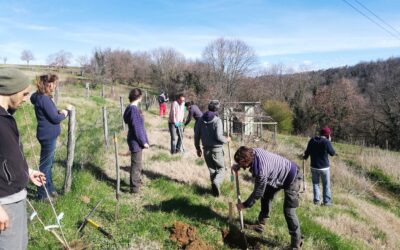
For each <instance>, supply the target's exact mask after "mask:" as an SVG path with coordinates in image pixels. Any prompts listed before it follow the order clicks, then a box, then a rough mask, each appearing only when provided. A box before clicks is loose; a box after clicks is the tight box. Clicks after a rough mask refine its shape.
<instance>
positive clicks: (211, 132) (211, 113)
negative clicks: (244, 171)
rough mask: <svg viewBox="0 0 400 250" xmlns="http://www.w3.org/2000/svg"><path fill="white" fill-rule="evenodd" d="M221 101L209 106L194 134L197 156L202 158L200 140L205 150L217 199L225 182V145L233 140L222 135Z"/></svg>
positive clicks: (211, 103) (212, 186)
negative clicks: (219, 112)
mask: <svg viewBox="0 0 400 250" xmlns="http://www.w3.org/2000/svg"><path fill="white" fill-rule="evenodd" d="M218 109H219V101H217V100H213V101H211V102H210V103H209V104H208V111H207V112H206V113H204V115H203V116H202V117H201V118H200V119H199V121H198V123H197V125H196V127H195V134H194V145H195V147H196V150H197V156H199V157H201V156H202V154H203V151H202V150H201V148H200V140H201V143H202V145H203V150H204V160H205V161H206V164H207V167H208V170H209V171H210V180H211V189H212V193H213V195H214V196H215V197H218V196H219V194H220V189H219V188H220V185H221V183H222V181H223V180H224V167H225V166H224V165H225V161H224V150H223V145H224V143H227V142H229V141H230V140H231V138H230V137H225V136H223V134H222V121H221V119H220V118H219V117H218V113H217V111H218Z"/></svg>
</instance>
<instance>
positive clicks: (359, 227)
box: [17, 85, 400, 249]
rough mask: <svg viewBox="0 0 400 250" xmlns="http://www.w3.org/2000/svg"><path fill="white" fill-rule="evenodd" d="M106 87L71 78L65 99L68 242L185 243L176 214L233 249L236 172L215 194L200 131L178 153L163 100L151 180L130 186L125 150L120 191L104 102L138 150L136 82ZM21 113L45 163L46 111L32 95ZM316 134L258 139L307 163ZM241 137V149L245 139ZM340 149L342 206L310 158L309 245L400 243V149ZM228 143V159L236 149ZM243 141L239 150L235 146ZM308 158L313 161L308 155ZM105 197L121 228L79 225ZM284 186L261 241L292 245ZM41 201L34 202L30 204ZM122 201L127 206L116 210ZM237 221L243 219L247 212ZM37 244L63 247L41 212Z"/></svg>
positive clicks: (149, 120) (108, 217)
mask: <svg viewBox="0 0 400 250" xmlns="http://www.w3.org/2000/svg"><path fill="white" fill-rule="evenodd" d="M99 93H100V90H99V89H96V90H94V91H93V92H92V95H93V96H91V97H90V98H85V92H84V88H83V86H81V85H64V86H63V88H62V89H61V99H60V103H59V105H58V106H59V108H64V107H65V106H66V105H67V104H73V105H74V106H75V107H76V110H77V142H76V153H75V161H74V171H73V185H72V190H71V192H70V193H68V194H64V195H62V196H61V197H59V198H58V199H57V201H56V205H55V207H56V210H57V212H58V213H60V212H64V214H65V216H64V218H63V219H62V225H63V230H64V232H65V236H66V238H67V240H68V242H69V243H70V244H71V245H75V244H76V243H77V242H79V243H81V244H84V245H86V246H89V247H91V248H92V249H179V248H180V247H179V245H178V244H177V243H176V242H174V241H172V240H170V238H169V237H170V227H171V226H172V225H173V224H174V222H176V221H181V222H184V223H186V224H188V225H191V226H193V227H195V228H196V229H197V237H198V238H199V239H201V240H203V241H204V242H206V243H207V244H208V245H209V246H211V247H212V248H214V249H231V248H232V247H231V246H229V245H228V244H227V243H226V242H224V241H223V238H222V230H223V229H224V228H229V226H230V223H229V222H228V202H230V201H232V202H234V201H235V192H234V188H233V185H232V183H230V178H229V173H228V172H227V173H226V180H225V183H224V185H223V188H222V196H221V197H219V198H214V197H213V196H212V195H211V193H210V191H209V189H210V188H209V179H208V178H209V177H208V170H207V168H206V166H205V163H204V161H203V160H202V159H198V158H197V157H196V155H195V150H194V147H193V131H192V129H186V131H185V141H184V145H185V148H186V151H187V152H186V153H185V154H184V155H183V156H173V157H171V156H170V155H169V133H168V129H167V121H166V120H163V119H160V118H159V117H158V116H157V112H158V111H157V107H151V109H150V110H149V112H145V113H144V115H145V121H146V128H147V131H148V134H149V140H150V144H151V148H150V149H149V150H145V151H144V171H143V183H144V187H143V190H142V192H141V194H139V195H130V194H129V192H128V190H129V179H128V178H129V165H130V158H129V157H121V158H120V165H121V172H122V184H121V188H122V197H121V198H120V200H119V202H118V203H117V201H116V199H115V183H116V181H115V180H116V178H115V160H114V148H113V145H112V140H111V139H110V145H111V146H110V147H109V148H108V149H107V148H106V147H105V146H104V137H103V130H102V115H101V107H103V106H107V107H108V110H109V112H110V113H109V127H110V135H111V134H112V133H113V132H116V133H117V135H118V147H119V151H120V152H122V153H125V152H127V151H128V148H127V145H126V143H125V137H126V132H124V131H122V130H121V127H122V124H121V120H120V111H119V107H118V105H119V102H118V96H119V94H121V95H122V96H123V97H124V99H125V102H127V95H128V89H125V88H123V87H120V88H118V89H117V93H118V94H117V97H116V98H106V99H104V98H101V97H99ZM17 121H18V124H19V128H20V131H21V135H22V141H23V143H24V148H25V153H26V155H27V159H28V162H29V164H30V166H32V167H34V166H36V165H37V161H38V155H39V144H38V142H37V140H36V138H35V129H36V119H35V117H34V111H33V107H32V105H30V104H29V103H27V104H25V105H24V107H23V109H22V110H19V111H18V112H17ZM66 137H67V121H65V122H63V124H62V134H61V136H60V138H59V142H58V145H57V152H56V159H55V164H54V170H53V173H54V175H55V185H56V188H57V189H58V190H59V191H60V192H61V187H62V185H63V181H64V172H65V165H66V162H65V160H66ZM307 140H308V139H307V138H301V137H295V136H285V135H279V136H278V140H277V141H278V143H277V144H276V145H273V144H272V143H265V144H258V145H257V146H260V147H264V148H267V149H268V150H270V151H272V152H276V153H279V154H282V155H284V156H285V157H288V158H289V159H291V160H294V161H296V162H297V163H298V164H299V165H300V166H301V163H302V162H301V160H300V159H298V158H297V155H298V154H300V153H302V152H303V150H304V148H305V146H306V143H307ZM240 144H241V143H240V142H237V141H235V142H234V143H233V145H232V147H233V148H232V150H234V149H235V148H237V147H238V146H240ZM334 147H335V148H336V149H337V151H338V154H339V156H338V157H334V158H332V170H331V172H332V188H333V190H332V194H333V202H334V206H332V207H320V206H315V205H313V204H312V189H311V181H310V176H309V168H307V190H306V193H304V194H302V196H301V199H302V202H301V206H300V208H299V209H298V215H299V217H300V222H301V227H302V232H303V234H304V236H305V246H304V249H383V248H385V249H398V248H400V242H399V236H400V219H399V216H400V213H399V211H400V210H399V208H400V202H399V198H398V191H399V184H398V183H399V179H400V171H399V169H398V166H399V163H398V162H399V161H400V154H399V153H395V152H388V151H382V150H379V149H375V148H363V147H361V146H354V145H352V146H351V145H345V144H334ZM225 152H226V161H227V162H228V159H227V155H228V154H227V151H225ZM233 152H234V151H232V154H233ZM306 164H307V165H308V164H309V162H307V163H306ZM241 184H242V186H241V188H242V191H243V194H242V197H244V198H246V197H247V196H248V195H249V194H250V192H251V190H252V183H251V178H250V175H249V174H248V173H245V174H243V173H242V175H241ZM29 195H30V201H31V202H32V204H33V206H34V207H35V209H36V210H37V212H38V214H39V216H40V217H41V219H42V220H43V221H44V222H45V224H46V225H50V224H55V219H54V215H53V214H52V211H51V207H50V205H49V204H48V203H41V202H37V201H35V200H34V198H33V196H34V195H35V188H34V187H33V186H30V188H29ZM100 200H102V204H101V205H100V206H99V207H98V209H97V210H96V212H94V214H93V215H92V217H91V218H92V219H94V220H95V221H96V222H98V223H100V224H101V225H102V226H103V227H104V228H105V229H106V230H107V231H109V232H110V233H112V235H113V236H114V238H113V239H112V240H109V239H107V238H106V237H104V236H103V235H101V234H100V233H99V232H98V231H96V230H95V229H94V228H92V227H90V226H89V225H88V226H86V228H85V229H84V230H83V233H82V234H79V233H77V228H78V226H79V223H80V222H81V221H82V219H83V218H84V217H85V216H86V215H87V214H88V213H89V212H90V210H91V209H92V208H93V207H94V206H95V204H96V203H97V202H98V201H100ZM282 207H283V196H282V192H281V193H280V194H279V195H278V196H277V197H276V199H275V201H274V205H273V211H272V216H271V219H270V220H269V221H268V226H267V229H266V232H265V233H264V234H263V235H258V234H253V233H252V232H249V231H246V234H247V236H248V237H249V239H253V240H254V242H256V244H255V246H256V248H261V249H283V248H285V247H286V246H287V245H288V243H289V241H290V239H289V235H288V233H287V227H286V222H285V220H284V217H283V212H282ZM259 209H260V207H259V203H257V204H256V205H255V206H254V207H253V208H252V209H248V210H246V211H245V212H244V217H245V222H247V223H251V222H253V221H254V220H255V219H256V218H257V215H258V212H259ZM28 210H29V211H31V210H30V209H28ZM116 211H118V216H116ZM234 216H235V217H234V218H235V221H234V223H233V224H234V225H236V226H238V222H237V219H236V218H237V213H236V212H235V214H234ZM29 231H30V243H29V248H30V249H57V248H61V247H60V244H59V243H58V242H57V240H56V239H55V238H54V237H53V236H52V235H51V234H50V233H49V232H47V231H45V230H44V229H43V226H42V225H41V224H40V223H39V221H38V220H37V219H36V218H35V219H34V220H33V221H32V222H31V223H30V226H29Z"/></svg>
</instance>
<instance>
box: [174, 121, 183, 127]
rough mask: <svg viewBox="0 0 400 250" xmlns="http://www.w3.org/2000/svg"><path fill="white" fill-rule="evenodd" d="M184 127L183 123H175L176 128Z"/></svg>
mask: <svg viewBox="0 0 400 250" xmlns="http://www.w3.org/2000/svg"><path fill="white" fill-rule="evenodd" d="M182 125H183V123H182V122H175V127H177V128H178V127H180V126H182Z"/></svg>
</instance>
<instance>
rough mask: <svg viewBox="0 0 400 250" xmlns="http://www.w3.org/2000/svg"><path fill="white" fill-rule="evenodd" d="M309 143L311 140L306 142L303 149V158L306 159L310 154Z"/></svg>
mask: <svg viewBox="0 0 400 250" xmlns="http://www.w3.org/2000/svg"><path fill="white" fill-rule="evenodd" d="M310 143H311V140H310V141H309V142H308V144H307V148H306V151H304V155H303V159H304V160H307V159H308V157H309V156H310Z"/></svg>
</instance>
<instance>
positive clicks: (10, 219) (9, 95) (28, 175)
mask: <svg viewBox="0 0 400 250" xmlns="http://www.w3.org/2000/svg"><path fill="white" fill-rule="evenodd" d="M29 91H30V86H29V79H28V77H26V76H25V75H24V74H22V73H21V72H20V71H19V70H16V69H11V68H8V69H0V138H1V140H0V166H1V171H0V249H13V250H23V249H27V248H28V226H27V222H28V219H27V211H26V196H27V191H26V189H25V188H26V186H27V185H28V181H29V179H30V180H31V181H32V182H33V184H35V185H36V186H41V185H42V183H45V180H46V178H45V177H44V174H43V173H41V172H39V171H36V170H32V169H29V168H28V163H27V162H26V159H25V157H24V154H23V150H22V144H21V142H20V137H19V131H18V127H17V123H16V121H15V119H14V117H13V114H14V113H15V111H16V110H17V109H18V108H19V107H20V106H21V105H22V104H23V103H24V102H25V101H26V99H27V98H28V95H29Z"/></svg>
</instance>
